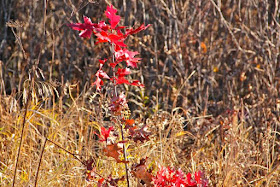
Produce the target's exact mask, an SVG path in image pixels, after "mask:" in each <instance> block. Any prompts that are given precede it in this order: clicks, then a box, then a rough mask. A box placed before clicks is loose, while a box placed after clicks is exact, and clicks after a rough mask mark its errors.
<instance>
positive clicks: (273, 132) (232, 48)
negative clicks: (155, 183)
mask: <svg viewBox="0 0 280 187" xmlns="http://www.w3.org/2000/svg"><path fill="white" fill-rule="evenodd" d="M107 3H108V2H107V1H86V0H84V1H83V0H75V1H66V0H65V1H46V0H45V1H36V0H32V1H31V0H30V1H24V0H3V1H2V2H1V4H0V17H1V19H0V184H1V186H10V185H12V183H13V180H14V179H13V178H14V174H15V171H14V169H15V167H16V160H17V158H18V162H17V175H16V178H15V179H16V180H15V181H16V184H17V185H16V186H34V183H35V182H37V185H38V186H84V185H86V183H87V182H86V180H85V177H86V175H85V168H84V166H83V165H82V164H81V163H80V162H78V160H77V159H75V157H76V158H80V159H83V160H88V159H89V158H93V160H94V161H95V166H96V168H98V172H99V173H101V174H102V175H104V176H108V175H109V174H112V177H118V176H122V175H125V173H124V171H125V170H124V169H123V167H124V166H123V165H122V164H117V163H114V162H112V160H111V159H110V158H108V157H106V156H104V155H103V154H102V151H101V150H100V149H101V148H102V147H101V146H100V142H98V140H97V137H96V135H95V133H94V132H97V131H98V128H99V126H100V124H102V125H103V126H104V124H108V126H112V125H113V124H114V123H113V122H112V121H110V120H109V119H110V113H109V112H108V111H107V108H108V100H107V96H108V95H110V93H111V92H112V90H111V87H110V85H109V86H107V87H105V88H103V89H102V91H101V93H98V92H96V89H95V88H94V87H92V86H91V85H92V83H93V82H94V80H93V78H94V74H95V73H96V71H97V70H98V69H99V63H97V61H98V59H100V58H103V57H104V56H107V55H108V54H110V51H109V50H108V51H106V50H104V49H106V48H104V47H101V46H100V45H95V44H94V42H95V41H94V40H93V39H90V40H85V39H81V38H80V37H79V36H78V34H77V32H75V31H72V30H71V29H70V28H69V27H67V24H68V23H70V22H82V18H83V17H82V16H83V15H86V16H88V17H90V18H91V19H92V21H93V22H97V21H99V20H101V19H103V18H104V13H103V12H104V10H105V9H106V6H107ZM109 3H112V4H113V5H114V6H115V7H116V8H117V9H118V13H119V14H120V16H121V17H122V18H123V19H122V23H123V25H127V26H132V25H140V23H145V24H152V26H151V27H149V29H147V30H145V31H143V32H141V33H139V34H137V35H136V36H134V37H130V38H129V40H128V43H127V45H128V46H129V47H130V48H131V49H135V50H137V51H139V52H140V56H141V58H142V63H141V64H139V67H140V70H138V71H135V72H133V75H131V77H132V78H133V77H134V76H135V77H141V79H140V81H141V82H142V83H143V84H144V85H145V88H137V87H133V86H123V90H124V91H125V92H126V94H127V99H128V101H129V107H130V111H127V114H126V115H127V116H130V117H131V118H134V119H135V121H136V124H138V125H141V124H147V126H148V128H149V131H151V135H150V140H149V141H146V142H144V143H139V144H135V145H131V146H130V147H128V152H129V154H130V158H129V159H130V160H131V161H133V162H134V163H136V162H138V163H139V160H140V159H141V158H146V157H148V159H147V162H148V165H149V167H150V168H151V169H153V168H156V166H157V165H162V166H171V167H174V168H181V169H182V170H183V171H185V172H191V173H194V172H195V171H197V170H201V171H203V172H204V173H205V176H206V177H207V178H208V179H209V185H210V186H279V185H280V132H279V131H280V130H279V129H280V117H279V116H280V53H279V52H280V3H279V2H278V1H277V0H272V1H267V0H266V1H264V0H246V1H241V0H207V1H206V0H197V1H191V0H177V1H175V0H152V1H150V0H141V1H140V0H139V1H136V0H135V1H126V0H123V1H121V0H114V1H112V2H109ZM108 49H109V48H108ZM136 79H138V78H136ZM29 96H30V97H29ZM23 124H25V125H24V126H25V128H24V131H23V132H22V129H23ZM22 135H23V136H22ZM21 137H22V144H21V145H20V143H19V142H20V139H21ZM19 146H21V153H20V156H18V155H17V153H18V148H19ZM58 146H61V147H58ZM67 151H69V152H70V154H69V152H67ZM133 162H131V163H133ZM39 163H40V169H38V166H39ZM154 172H155V171H154ZM37 176H38V178H37ZM36 178H37V179H36ZM130 179H131V183H132V184H131V185H132V186H136V185H137V184H138V183H137V181H136V180H134V179H133V178H132V177H131V178H130ZM123 184H125V182H123ZM119 185H121V182H120V183H119ZM138 185H139V184H138Z"/></svg>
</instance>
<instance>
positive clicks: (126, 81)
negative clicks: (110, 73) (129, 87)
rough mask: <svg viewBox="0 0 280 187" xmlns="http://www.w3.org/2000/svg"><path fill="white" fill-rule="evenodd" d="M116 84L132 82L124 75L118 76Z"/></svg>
mask: <svg viewBox="0 0 280 187" xmlns="http://www.w3.org/2000/svg"><path fill="white" fill-rule="evenodd" d="M116 84H130V82H129V81H128V80H127V79H126V78H124V77H118V78H116Z"/></svg>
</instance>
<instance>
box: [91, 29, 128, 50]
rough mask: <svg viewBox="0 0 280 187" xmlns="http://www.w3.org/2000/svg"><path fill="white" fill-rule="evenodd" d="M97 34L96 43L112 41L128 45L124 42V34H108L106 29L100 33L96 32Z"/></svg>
mask: <svg viewBox="0 0 280 187" xmlns="http://www.w3.org/2000/svg"><path fill="white" fill-rule="evenodd" d="M95 36H96V37H97V42H96V43H95V44H98V43H105V42H110V43H114V44H116V45H117V46H121V47H126V45H125V44H124V43H123V41H124V38H123V35H122V34H117V35H116V34H108V33H107V32H105V31H101V32H99V33H95Z"/></svg>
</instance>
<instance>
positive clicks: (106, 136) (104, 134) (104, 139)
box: [97, 127, 114, 142]
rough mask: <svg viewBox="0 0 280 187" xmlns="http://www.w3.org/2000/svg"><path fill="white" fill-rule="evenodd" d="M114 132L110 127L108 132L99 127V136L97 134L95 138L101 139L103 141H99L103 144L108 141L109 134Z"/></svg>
mask: <svg viewBox="0 0 280 187" xmlns="http://www.w3.org/2000/svg"><path fill="white" fill-rule="evenodd" d="M112 130H114V128H113V127H110V128H109V129H108V130H107V129H106V128H105V127H101V129H100V135H99V134H97V136H99V138H100V137H102V138H103V139H100V140H99V141H101V142H104V141H106V142H107V140H108V138H109V136H110V132H111V131H112Z"/></svg>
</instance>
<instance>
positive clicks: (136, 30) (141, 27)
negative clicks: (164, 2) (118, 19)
mask: <svg viewBox="0 0 280 187" xmlns="http://www.w3.org/2000/svg"><path fill="white" fill-rule="evenodd" d="M149 26H151V24H149V25H147V26H145V25H144V24H142V25H140V26H139V27H138V28H136V29H133V28H131V29H126V31H125V36H128V35H130V34H136V33H138V32H140V31H142V30H146V29H147V28H148V27H149Z"/></svg>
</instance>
